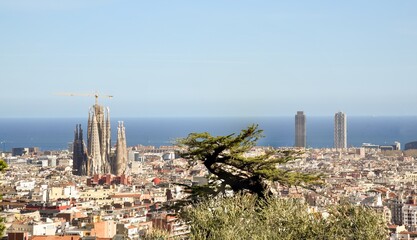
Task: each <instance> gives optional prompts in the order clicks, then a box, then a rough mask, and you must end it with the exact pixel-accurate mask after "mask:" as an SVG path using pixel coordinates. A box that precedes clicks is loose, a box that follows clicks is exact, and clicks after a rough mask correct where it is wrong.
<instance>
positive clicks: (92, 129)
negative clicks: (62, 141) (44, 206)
mask: <svg viewBox="0 0 417 240" xmlns="http://www.w3.org/2000/svg"><path fill="white" fill-rule="evenodd" d="M73 145H74V149H73V172H74V174H75V175H80V176H94V175H104V174H114V175H116V176H121V175H122V174H127V171H128V166H127V148H126V134H125V127H124V124H123V122H119V125H118V127H117V142H116V151H113V152H112V151H111V150H112V149H111V131H110V111H109V108H104V107H103V106H101V105H99V104H98V103H97V102H96V104H95V105H94V106H92V107H91V108H90V111H89V114H88V127H87V145H85V142H84V140H83V130H82V128H81V124H78V125H76V127H75V132H74V144H73Z"/></svg>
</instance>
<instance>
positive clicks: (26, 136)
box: [0, 116, 417, 151]
mask: <svg viewBox="0 0 417 240" xmlns="http://www.w3.org/2000/svg"><path fill="white" fill-rule="evenodd" d="M121 120H123V121H124V123H125V127H126V138H127V144H128V146H134V145H138V144H141V145H153V146H161V145H171V144H172V142H173V141H174V140H175V139H177V138H180V137H185V136H187V135H188V134H189V133H191V132H205V131H207V132H209V133H211V134H212V135H227V134H231V133H238V132H239V131H240V130H241V129H244V128H246V127H247V126H249V125H250V124H253V123H255V124H259V128H260V129H263V130H264V136H265V137H264V138H263V139H261V140H260V141H259V142H258V145H260V146H273V147H285V146H293V145H294V116H286V117H251V118H249V117H248V118H242V117H239V118H237V117H236V118H232V117H227V118H221V117H207V118H116V117H114V118H112V143H115V140H116V134H117V127H116V126H117V121H121ZM78 123H81V124H82V127H83V130H84V140H85V141H86V139H87V137H86V126H87V119H86V118H55V119H50V118H1V119H0V142H1V145H0V149H1V150H5V151H10V150H11V148H13V147H40V149H41V150H63V149H67V147H68V143H69V142H72V141H73V138H74V129H75V125H76V124H78ZM347 125H348V146H353V147H359V146H361V145H362V143H373V144H379V145H384V144H393V143H394V141H399V142H400V143H401V145H402V147H403V146H404V144H405V143H407V142H411V141H415V140H417V116H401V117H359V116H352V117H349V116H348V120H347ZM307 145H308V146H309V147H312V148H327V147H332V146H333V116H326V117H313V116H311V117H309V116H307Z"/></svg>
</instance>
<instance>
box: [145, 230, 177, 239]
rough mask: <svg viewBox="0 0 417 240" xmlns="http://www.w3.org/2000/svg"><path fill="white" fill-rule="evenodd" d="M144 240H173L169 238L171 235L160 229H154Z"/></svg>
mask: <svg viewBox="0 0 417 240" xmlns="http://www.w3.org/2000/svg"><path fill="white" fill-rule="evenodd" d="M143 239H144V240H167V239H173V238H170V237H169V233H168V232H167V231H164V230H160V229H152V230H151V231H149V232H148V233H147V234H146V235H145V236H144V237H143Z"/></svg>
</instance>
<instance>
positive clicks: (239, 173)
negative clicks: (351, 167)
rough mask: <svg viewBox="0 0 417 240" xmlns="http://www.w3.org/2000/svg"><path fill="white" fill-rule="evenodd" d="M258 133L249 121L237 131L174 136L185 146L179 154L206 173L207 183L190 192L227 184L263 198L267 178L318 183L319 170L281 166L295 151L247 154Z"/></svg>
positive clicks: (215, 190) (299, 183)
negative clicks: (235, 132) (236, 132)
mask: <svg viewBox="0 0 417 240" xmlns="http://www.w3.org/2000/svg"><path fill="white" fill-rule="evenodd" d="M261 137H262V130H259V129H258V126H257V125H252V126H249V127H248V128H247V129H244V130H242V131H241V132H240V134H238V135H235V134H230V135H227V136H211V135H210V134H209V133H207V132H204V133H191V134H189V135H188V137H186V138H183V139H180V140H178V144H179V146H182V147H184V149H186V150H185V152H184V153H183V154H182V157H184V158H185V159H188V160H189V163H190V164H191V165H195V164H197V163H202V164H203V165H204V166H205V167H206V168H207V170H208V172H209V173H210V181H209V183H210V184H209V185H207V186H199V187H197V188H194V189H193V190H194V191H193V193H194V194H196V195H202V194H204V193H205V194H207V193H208V194H209V195H216V194H219V193H224V192H225V191H226V189H228V188H230V189H231V190H232V191H233V192H235V193H237V192H249V193H253V194H256V195H257V196H258V197H260V198H261V199H265V198H266V197H267V196H271V195H272V192H271V190H270V183H271V182H278V183H280V184H282V185H285V186H301V187H308V186H310V185H312V184H320V183H321V175H320V174H311V173H303V172H298V171H294V170H291V169H290V168H284V167H285V165H286V164H288V163H290V162H292V161H294V160H296V159H298V158H299V157H300V155H301V152H299V151H295V150H275V149H269V150H267V151H266V152H265V153H263V154H260V155H256V156H247V155H246V153H247V152H248V151H249V150H251V149H252V148H253V147H255V146H256V143H257V141H258V140H259V139H260V138H261ZM198 191H199V192H198Z"/></svg>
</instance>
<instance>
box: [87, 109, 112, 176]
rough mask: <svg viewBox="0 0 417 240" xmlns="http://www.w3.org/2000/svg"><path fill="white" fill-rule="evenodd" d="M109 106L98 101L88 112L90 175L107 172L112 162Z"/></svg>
mask: <svg viewBox="0 0 417 240" xmlns="http://www.w3.org/2000/svg"><path fill="white" fill-rule="evenodd" d="M109 112H110V111H109V109H108V108H104V107H103V106H100V105H98V103H96V104H95V105H94V106H92V107H91V108H90V112H89V114H88V132H87V151H88V155H89V156H88V157H89V169H88V175H89V176H92V175H95V174H107V173H110V171H111V163H110V149H111V145H110V144H111V142H110V137H111V133H110V113H109Z"/></svg>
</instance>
